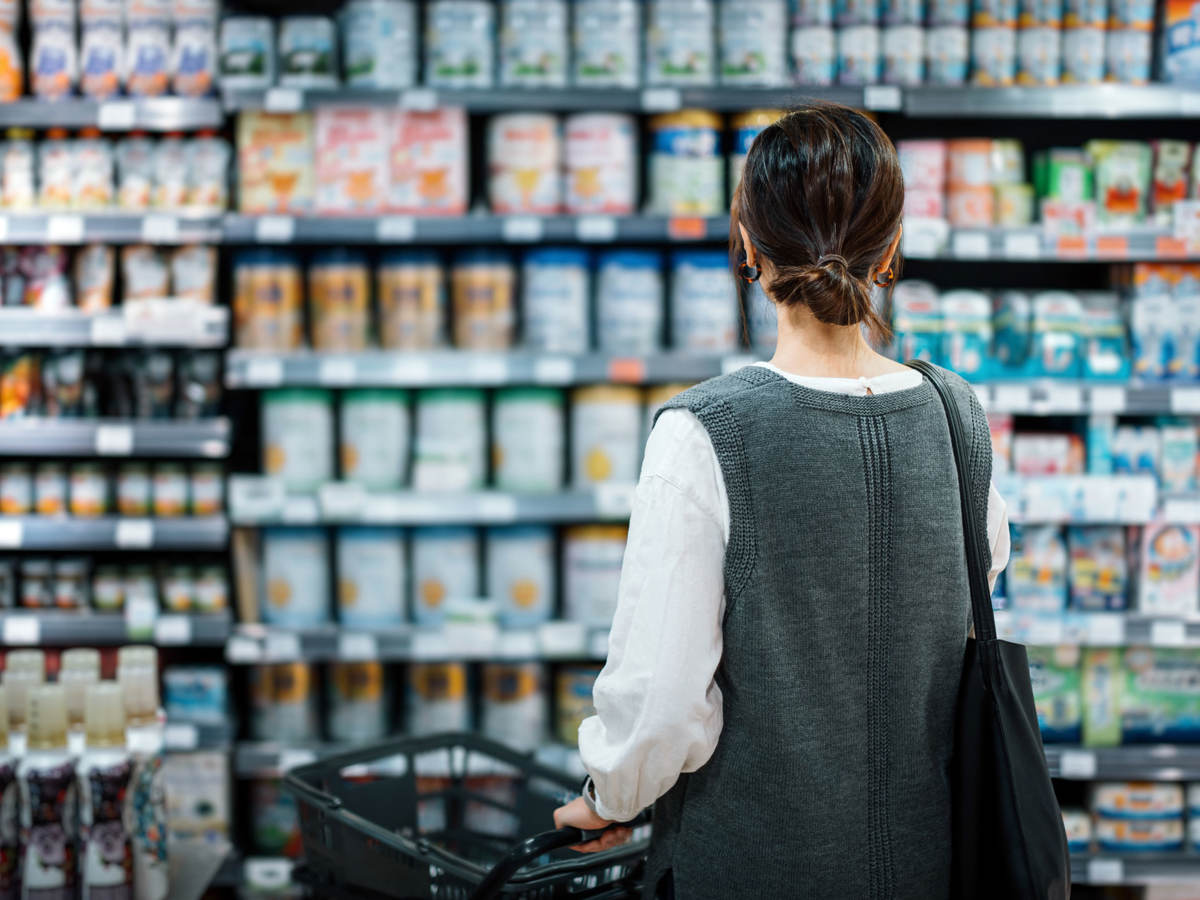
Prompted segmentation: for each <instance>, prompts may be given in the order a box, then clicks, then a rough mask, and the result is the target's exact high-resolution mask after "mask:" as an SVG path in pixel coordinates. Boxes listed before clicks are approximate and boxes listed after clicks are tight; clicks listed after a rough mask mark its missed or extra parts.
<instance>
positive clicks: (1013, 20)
mask: <svg viewBox="0 0 1200 900" xmlns="http://www.w3.org/2000/svg"><path fill="white" fill-rule="evenodd" d="M1017 6H1018V2H1017V0H974V3H973V7H974V8H973V10H972V12H971V25H972V26H973V27H975V28H999V27H1008V26H1013V25H1016V24H1017Z"/></svg>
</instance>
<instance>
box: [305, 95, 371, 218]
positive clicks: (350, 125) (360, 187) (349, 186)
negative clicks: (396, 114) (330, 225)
mask: <svg viewBox="0 0 1200 900" xmlns="http://www.w3.org/2000/svg"><path fill="white" fill-rule="evenodd" d="M388 137H389V135H388V111H387V110H384V109H374V108H370V107H362V108H359V107H342V106H326V107H321V108H320V109H318V110H317V191H316V211H317V212H318V213H325V214H329V215H369V214H371V213H379V212H382V211H383V208H384V200H385V198H386V197H387V186H388Z"/></svg>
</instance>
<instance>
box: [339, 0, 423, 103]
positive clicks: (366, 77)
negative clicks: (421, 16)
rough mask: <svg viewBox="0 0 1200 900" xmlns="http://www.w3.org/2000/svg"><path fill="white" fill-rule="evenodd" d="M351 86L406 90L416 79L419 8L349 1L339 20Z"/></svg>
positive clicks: (397, 0) (406, 1) (404, 2)
mask: <svg viewBox="0 0 1200 900" xmlns="http://www.w3.org/2000/svg"><path fill="white" fill-rule="evenodd" d="M339 24H340V26H341V33H342V68H343V71H344V72H345V76H346V84H347V85H348V86H349V87H366V88H406V87H410V86H411V85H413V84H415V83H416V78H417V5H416V4H415V3H413V2H412V0H350V2H349V3H347V4H346V5H345V6H343V7H342V11H341V15H340V18H339Z"/></svg>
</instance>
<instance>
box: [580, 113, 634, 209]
mask: <svg viewBox="0 0 1200 900" xmlns="http://www.w3.org/2000/svg"><path fill="white" fill-rule="evenodd" d="M564 131H565V134H566V138H565V142H564V162H565V166H566V185H565V187H564V192H565V194H566V209H567V212H568V213H576V214H577V213H613V214H616V215H629V214H631V213H633V212H634V211H635V207H636V205H637V195H638V166H639V165H640V159H639V157H638V153H637V137H636V135H637V130H636V127H635V125H634V121H633V118H632V117H631V116H627V115H622V114H619V113H580V114H578V115H574V116H568V117H567V119H566V123H565V127H564Z"/></svg>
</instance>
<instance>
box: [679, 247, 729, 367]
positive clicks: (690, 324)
mask: <svg viewBox="0 0 1200 900" xmlns="http://www.w3.org/2000/svg"><path fill="white" fill-rule="evenodd" d="M671 262H672V273H671V274H672V277H671V344H672V346H673V347H674V348H675V349H677V350H681V351H691V352H696V353H727V352H730V351H733V350H735V349H737V344H738V330H739V325H740V322H739V318H738V301H737V288H736V285H735V283H734V281H733V277H732V276H731V275H730V273H729V257H728V256H727V255H726V253H725V251H723V250H680V251H676V252H675V253H673V254H672V256H671Z"/></svg>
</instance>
